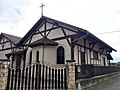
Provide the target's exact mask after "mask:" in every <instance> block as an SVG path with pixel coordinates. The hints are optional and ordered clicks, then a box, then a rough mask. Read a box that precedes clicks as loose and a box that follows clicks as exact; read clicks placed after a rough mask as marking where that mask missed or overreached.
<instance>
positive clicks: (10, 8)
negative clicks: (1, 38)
mask: <svg viewBox="0 0 120 90" xmlns="http://www.w3.org/2000/svg"><path fill="white" fill-rule="evenodd" d="M41 3H44V4H45V7H44V12H43V13H44V14H43V15H44V16H47V17H50V18H53V19H56V20H59V21H62V22H65V23H68V24H72V25H74V26H77V27H80V28H83V29H86V30H88V31H90V32H91V33H93V34H94V35H96V36H97V37H99V38H100V39H102V40H103V41H105V42H106V43H107V44H109V45H110V46H112V47H113V48H114V49H116V50H117V52H113V54H112V55H113V58H114V59H115V60H114V61H120V0H0V32H4V33H8V34H12V35H16V36H20V37H23V36H24V35H25V34H26V33H27V32H28V31H29V30H30V28H31V27H32V26H33V25H34V24H35V23H36V21H37V20H38V19H39V18H40V17H41V8H40V5H41ZM108 32H110V33H108ZM111 32H112V33H111Z"/></svg>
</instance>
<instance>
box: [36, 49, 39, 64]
mask: <svg viewBox="0 0 120 90" xmlns="http://www.w3.org/2000/svg"><path fill="white" fill-rule="evenodd" d="M36 62H39V51H37V52H36Z"/></svg>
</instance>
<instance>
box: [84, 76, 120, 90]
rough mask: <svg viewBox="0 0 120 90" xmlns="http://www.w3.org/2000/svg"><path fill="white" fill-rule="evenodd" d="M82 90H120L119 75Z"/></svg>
mask: <svg viewBox="0 0 120 90" xmlns="http://www.w3.org/2000/svg"><path fill="white" fill-rule="evenodd" d="M84 90H120V75H118V76H115V77H113V78H111V79H109V80H107V81H104V82H102V83H100V84H98V85H95V86H94V87H91V88H88V89H84Z"/></svg>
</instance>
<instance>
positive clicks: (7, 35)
mask: <svg viewBox="0 0 120 90" xmlns="http://www.w3.org/2000/svg"><path fill="white" fill-rule="evenodd" d="M1 35H3V36H5V37H6V38H7V39H8V40H10V41H11V42H12V43H14V44H17V43H18V42H19V41H20V40H21V38H20V37H17V36H13V35H10V34H6V33H1Z"/></svg>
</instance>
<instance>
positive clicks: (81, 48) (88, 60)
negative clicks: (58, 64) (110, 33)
mask: <svg viewBox="0 0 120 90" xmlns="http://www.w3.org/2000/svg"><path fill="white" fill-rule="evenodd" d="M78 44H79V45H76V46H75V48H74V50H75V53H74V55H75V60H76V61H77V62H76V63H77V64H81V52H84V53H85V64H94V65H97V66H104V65H105V66H108V61H107V56H106V55H105V54H106V50H104V51H103V52H102V53H100V47H99V44H95V45H94V47H93V49H92V50H90V47H89V41H88V40H86V44H85V43H84V39H81V40H79V41H78ZM94 51H95V52H97V53H98V59H94V55H93V53H94ZM103 59H104V60H105V61H104V60H103Z"/></svg>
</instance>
